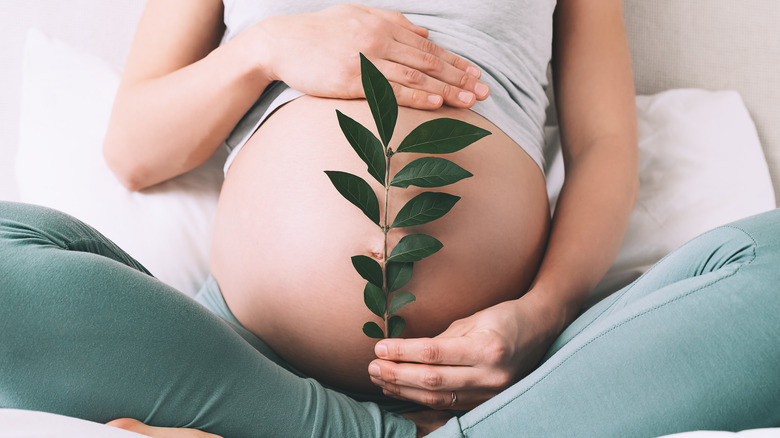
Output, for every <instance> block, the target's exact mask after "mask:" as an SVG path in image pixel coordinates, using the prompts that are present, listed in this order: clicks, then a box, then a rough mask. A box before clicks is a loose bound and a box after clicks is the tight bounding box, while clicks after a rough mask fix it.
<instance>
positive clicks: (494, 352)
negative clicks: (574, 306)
mask: <svg viewBox="0 0 780 438" xmlns="http://www.w3.org/2000/svg"><path fill="white" fill-rule="evenodd" d="M561 313H562V312H560V311H559V309H557V308H556V307H555V306H554V305H552V306H551V305H549V303H547V302H546V301H543V300H539V299H537V298H536V297H535V296H532V295H531V294H530V292H529V294H526V295H525V296H524V297H522V298H520V299H518V300H514V301H507V302H504V303H500V304H498V305H495V306H493V307H489V308H487V309H485V310H482V311H480V312H477V313H476V314H474V315H472V316H470V317H468V318H465V319H461V320H458V321H455V322H454V323H452V325H451V326H450V327H449V328H448V329H447V330H445V331H444V332H443V333H442V334H440V335H439V336H436V337H435V338H430V339H429V338H421V339H385V340H382V341H380V342H378V343H377V345H376V347H375V348H374V352H375V353H376V355H377V357H379V359H377V360H374V361H373V362H371V364H369V368H368V370H369V371H368V372H369V374H370V375H371V381H372V382H374V384H376V385H378V386H381V387H382V389H383V392H384V393H385V394H386V395H388V396H391V397H395V398H398V399H401V400H408V401H413V402H416V403H420V404H422V405H425V406H429V407H431V408H433V409H458V410H465V409H471V408H474V407H475V406H477V405H479V404H480V403H482V402H484V401H486V400H488V399H489V398H491V397H493V396H494V395H496V394H498V393H499V392H501V391H503V390H504V389H506V388H508V387H509V386H510V385H512V384H513V383H515V382H517V381H518V380H519V379H520V378H521V377H524V376H525V375H526V374H528V373H529V372H531V371H532V370H533V369H534V368H535V367H536V366H537V364H538V362H539V360H540V359H541V358H542V356H543V355H544V353H545V352H546V351H547V348H548V347H549V346H550V344H552V342H553V341H554V340H555V338H556V337H557V335H558V334H559V333H560V331H561V330H562V328H563V323H562V320H561V316H560V315H561Z"/></svg>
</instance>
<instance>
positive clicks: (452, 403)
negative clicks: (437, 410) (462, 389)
mask: <svg viewBox="0 0 780 438" xmlns="http://www.w3.org/2000/svg"><path fill="white" fill-rule="evenodd" d="M450 395H451V396H452V401H451V402H450V407H452V406H455V403H457V402H458V394H455V391H452V394H450Z"/></svg>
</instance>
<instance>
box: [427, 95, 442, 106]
mask: <svg viewBox="0 0 780 438" xmlns="http://www.w3.org/2000/svg"><path fill="white" fill-rule="evenodd" d="M428 102H430V103H431V105H439V104H441V96H437V95H435V94H429V95H428Z"/></svg>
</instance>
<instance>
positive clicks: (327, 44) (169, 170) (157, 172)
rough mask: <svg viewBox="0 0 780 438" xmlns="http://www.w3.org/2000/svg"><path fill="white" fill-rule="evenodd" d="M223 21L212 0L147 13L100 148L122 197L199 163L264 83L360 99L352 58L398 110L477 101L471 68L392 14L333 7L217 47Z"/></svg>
mask: <svg viewBox="0 0 780 438" xmlns="http://www.w3.org/2000/svg"><path fill="white" fill-rule="evenodd" d="M222 16H223V6H222V2H221V1H219V0H150V1H149V2H148V3H147V6H146V8H145V10H144V14H143V16H142V18H141V22H140V24H139V27H138V30H137V32H136V37H135V40H134V42H133V46H132V48H131V50H130V55H129V57H128V61H127V65H126V68H125V72H124V74H123V76H122V80H121V83H120V86H119V90H118V92H117V96H116V100H115V103H114V109H113V112H112V116H111V121H110V123H109V128H108V132H107V134H106V139H105V143H104V148H103V149H104V155H105V157H106V161H107V162H108V165H109V167H110V168H111V169H112V170H113V171H114V173H115V174H116V175H117V176H118V178H119V179H120V181H122V183H123V184H124V185H125V186H127V187H128V188H129V189H131V190H140V189H142V188H145V187H148V186H151V185H153V184H156V183H159V182H162V181H165V180H167V179H169V178H172V177H174V176H176V175H179V174H182V173H184V172H186V171H188V170H190V169H192V168H194V167H196V166H198V165H199V164H201V163H203V162H204V161H205V160H206V159H207V158H208V157H209V156H211V154H213V153H214V151H215V150H216V149H217V148H218V147H219V145H220V144H221V142H222V141H223V140H224V139H225V138H226V137H227V136H228V134H229V133H230V131H231V130H232V129H233V127H234V126H235V125H236V123H237V122H238V120H240V118H241V117H242V116H243V115H244V114H245V113H246V111H247V110H248V109H249V108H250V107H251V106H252V104H253V103H254V102H255V101H256V100H257V98H258V97H259V96H260V94H261V93H262V91H263V89H265V87H266V86H267V85H268V84H269V83H270V82H271V81H274V80H283V81H285V82H287V83H288V84H289V85H290V86H292V87H294V88H297V89H299V90H300V91H303V92H305V93H308V94H313V95H317V96H322V97H339V98H354V97H362V87H361V86H360V75H359V63H358V61H357V59H358V57H357V54H358V52H361V51H362V52H364V53H365V54H366V56H368V57H369V58H371V59H372V60H373V61H375V64H377V66H378V67H379V68H380V70H383V73H385V74H386V75H387V76H388V78H389V79H390V81H391V82H392V83H393V86H394V90H395V92H396V95H397V97H398V100H399V103H400V104H403V105H407V106H412V107H416V108H427V109H432V108H436V107H438V106H440V105H442V104H443V103H446V104H449V105H455V106H461V107H469V106H471V105H472V104H473V103H474V101H475V100H476V99H477V98H479V99H484V98H486V97H487V90H486V87H479V88H477V85H478V84H481V82H479V81H478V79H477V78H478V76H479V71H478V70H477V69H476V68H475V67H474V66H473V65H471V64H469V63H468V62H466V61H465V60H463V59H461V58H458V57H457V56H455V55H453V54H451V53H449V52H447V51H445V50H443V49H441V48H440V47H438V46H436V45H435V44H432V43H431V42H430V41H429V40H427V39H426V37H427V31H426V30H425V29H422V28H420V27H418V26H415V25H413V24H412V23H411V22H409V21H408V20H407V19H406V18H405V17H403V15H401V14H399V13H395V12H391V11H383V10H377V9H371V8H366V7H362V6H338V7H333V8H329V9H326V10H324V11H320V12H316V13H311V14H302V15H297V16H287V17H272V18H269V19H267V20H264V21H263V22H261V23H258V24H256V25H255V26H253V27H251V28H250V29H248V30H247V31H245V32H243V33H242V34H241V35H239V36H238V37H236V38H234V39H233V40H231V41H230V42H229V43H227V44H225V45H223V46H219V42H220V39H221V37H222V34H223V33H224V24H223V22H222ZM322 72H326V73H331V74H324V75H323V74H322ZM482 85H484V84H482ZM475 90H479V91H481V92H480V93H475ZM464 92H465V94H463V93H464ZM475 94H477V95H476V96H475ZM464 96H465V97H466V99H465V100H464V98H463V97H464Z"/></svg>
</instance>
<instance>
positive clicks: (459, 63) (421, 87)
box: [237, 5, 489, 109]
mask: <svg viewBox="0 0 780 438" xmlns="http://www.w3.org/2000/svg"><path fill="white" fill-rule="evenodd" d="M244 34H245V35H240V36H239V37H238V38H244V37H258V36H259V39H258V40H256V41H265V44H263V46H262V47H263V49H258V53H260V52H262V53H261V54H260V56H261V58H262V59H261V60H260V61H259V64H260V65H263V66H264V67H265V68H264V70H265V71H266V72H267V74H268V76H269V79H271V80H281V81H284V82H285V83H287V84H288V85H289V86H291V87H293V88H295V89H297V90H300V91H302V92H304V93H307V94H311V95H315V96H320V97H333V98H341V99H351V98H359V97H364V94H363V88H362V83H361V81H360V62H359V57H358V53H359V52H362V53H363V54H364V55H365V56H366V57H367V58H369V59H370V60H371V62H373V63H374V64H375V65H376V66H377V68H378V69H379V70H380V71H381V72H382V73H383V74H384V75H385V76H386V77H387V79H388V81H390V83H391V85H392V86H393V90H394V91H395V95H396V99H397V100H398V103H399V104H400V105H404V106H410V107H414V108H420V109H434V108H438V107H439V106H441V105H442V104H443V103H444V104H447V105H450V106H455V107H461V108H468V107H471V106H472V105H473V104H474V102H475V101H476V100H483V99H485V98H487V96H488V94H489V90H488V87H487V86H486V85H485V84H484V83H482V82H480V81H479V76H480V71H479V70H478V69H477V68H476V67H475V66H474V65H472V64H471V63H469V62H468V61H466V60H464V59H462V58H460V57H458V56H456V55H454V54H452V53H450V52H448V51H447V50H444V49H442V48H441V47H439V46H437V45H436V44H434V43H433V42H431V41H430V40H428V39H427V36H428V31H427V30H426V29H423V28H421V27H419V26H415V25H414V24H412V23H411V22H410V21H409V20H408V19H406V17H404V16H403V15H402V14H401V13H399V12H393V11H387V10H381V9H374V8H369V7H366V6H361V5H339V6H334V7H330V8H327V9H325V10H322V11H319V12H313V13H308V14H301V15H290V16H277V17H272V18H269V19H267V20H265V21H263V22H261V23H259V24H258V25H256V26H255V27H254V28H251V29H250V30H249V31H247V32H245V33H244ZM238 38H237V39H238Z"/></svg>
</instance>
